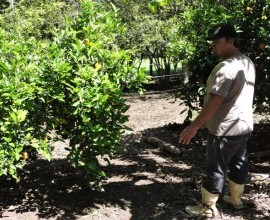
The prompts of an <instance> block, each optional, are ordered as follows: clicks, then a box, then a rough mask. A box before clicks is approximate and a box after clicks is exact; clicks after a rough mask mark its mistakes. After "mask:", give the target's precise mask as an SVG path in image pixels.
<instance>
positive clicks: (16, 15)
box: [0, 0, 78, 39]
mask: <svg viewBox="0 0 270 220" xmlns="http://www.w3.org/2000/svg"><path fill="white" fill-rule="evenodd" d="M14 2H15V4H14V7H13V8H12V7H2V8H4V9H5V10H3V12H2V16H0V25H1V27H2V28H4V29H5V30H6V31H9V32H12V33H13V34H14V35H18V36H22V37H24V38H26V39H27V38H29V37H35V38H37V39H50V38H51V37H52V32H53V29H54V28H56V27H58V28H60V27H63V26H64V20H65V17H75V16H76V15H77V13H78V3H77V2H73V1H68V2H67V1H64V0H62V1H56V0H54V1H51V0H42V1H40V0H39V1H36V0H21V1H14ZM0 7H1V6H0Z"/></svg>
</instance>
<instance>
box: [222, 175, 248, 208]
mask: <svg viewBox="0 0 270 220" xmlns="http://www.w3.org/2000/svg"><path fill="white" fill-rule="evenodd" d="M228 185H229V190H230V194H231V195H230V196H229V195H225V196H223V201H224V202H226V203H229V204H231V205H232V206H233V208H235V209H242V208H243V207H244V205H243V202H242V201H241V197H242V195H243V193H244V188H245V184H237V183H235V182H233V181H231V180H229V182H228Z"/></svg>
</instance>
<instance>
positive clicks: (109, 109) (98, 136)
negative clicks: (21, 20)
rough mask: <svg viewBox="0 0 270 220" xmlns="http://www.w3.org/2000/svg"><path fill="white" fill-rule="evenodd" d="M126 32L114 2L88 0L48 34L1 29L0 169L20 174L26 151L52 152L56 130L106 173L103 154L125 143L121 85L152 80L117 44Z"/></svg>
mask: <svg viewBox="0 0 270 220" xmlns="http://www.w3.org/2000/svg"><path fill="white" fill-rule="evenodd" d="M124 31H125V27H124V25H123V24H122V22H121V19H120V18H119V16H118V15H117V10H116V9H115V8H114V7H113V5H112V7H111V9H110V10H108V9H106V10H105V9H104V8H103V7H102V5H100V4H98V3H96V2H94V1H90V0H82V1H80V9H79V14H78V16H76V17H70V18H69V19H67V21H66V22H65V24H64V25H63V26H62V27H59V28H58V29H55V30H54V31H53V32H52V40H51V41H49V40H40V39H37V38H35V37H30V38H26V37H25V35H24V36H18V35H17V36H16V35H13V34H9V33H8V32H7V31H5V30H3V29H1V32H0V41H1V60H0V61H1V62H0V64H1V65H0V71H1V72H0V73H1V75H0V81H1V87H0V95H1V103H0V112H1V116H2V120H1V123H0V129H1V139H0V144H1V149H0V161H1V164H0V176H1V175H11V176H12V177H14V178H17V179H18V173H17V170H18V169H19V168H23V165H24V164H25V161H24V160H23V154H22V153H23V152H24V151H25V150H27V151H31V150H35V151H37V152H39V153H41V154H42V155H44V156H45V157H46V158H47V159H51V151H52V149H51V147H50V146H51V143H52V142H53V141H54V138H55V137H56V136H55V135H51V131H54V132H53V133H54V134H56V135H57V137H58V138H59V137H60V138H63V139H65V140H66V139H68V140H69V141H70V144H69V147H68V148H67V150H68V151H69V156H68V158H69V159H70V160H71V161H72V162H73V164H74V166H76V167H78V168H83V169H86V170H87V171H89V173H90V174H91V175H92V176H93V178H94V179H95V180H99V179H102V177H105V173H104V172H103V171H102V169H101V167H100V165H99V162H98V157H104V158H106V159H108V160H109V159H111V158H112V157H114V156H115V155H116V154H117V153H118V152H119V150H120V149H121V145H120V135H121V133H122V132H123V131H124V129H126V127H125V126H124V123H125V122H126V121H127V120H128V116H126V115H125V114H124V113H125V112H126V110H127V109H128V106H127V105H126V103H125V101H124V99H123V97H122V94H123V91H124V89H126V88H135V89H138V90H140V89H141V84H142V83H146V82H147V77H146V75H145V73H144V72H142V71H139V70H138V69H137V68H136V67H135V66H134V65H133V63H132V62H131V58H130V57H131V56H130V54H129V51H126V50H122V49H120V48H119V46H118V45H117V44H116V38H117V37H118V36H119V35H120V34H122V33H123V32H124Z"/></svg>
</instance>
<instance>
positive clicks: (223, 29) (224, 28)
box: [207, 24, 237, 40]
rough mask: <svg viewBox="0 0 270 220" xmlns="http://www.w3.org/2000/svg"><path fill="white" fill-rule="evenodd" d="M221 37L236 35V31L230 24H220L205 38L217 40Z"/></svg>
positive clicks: (234, 36)
mask: <svg viewBox="0 0 270 220" xmlns="http://www.w3.org/2000/svg"><path fill="white" fill-rule="evenodd" d="M223 37H233V38H236V37H237V33H236V31H235V29H234V27H233V26H232V25H231V24H221V25H219V26H218V27H217V28H216V29H215V30H214V33H212V34H210V35H209V36H208V37H207V40H217V39H220V38H223Z"/></svg>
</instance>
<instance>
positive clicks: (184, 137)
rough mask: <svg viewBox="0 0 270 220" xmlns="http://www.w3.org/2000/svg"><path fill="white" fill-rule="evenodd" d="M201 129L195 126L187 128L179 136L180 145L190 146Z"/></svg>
mask: <svg viewBox="0 0 270 220" xmlns="http://www.w3.org/2000/svg"><path fill="white" fill-rule="evenodd" d="M198 129H199V128H197V127H196V126H194V125H193V124H191V125H189V126H188V127H186V128H185V129H184V130H183V131H182V132H181V133H180V135H179V143H181V144H189V143H190V141H191V139H192V138H193V137H194V136H195V135H196V133H197V131H198Z"/></svg>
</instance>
